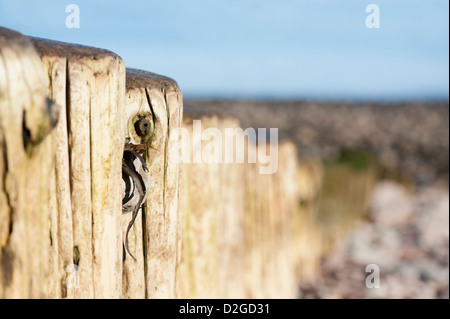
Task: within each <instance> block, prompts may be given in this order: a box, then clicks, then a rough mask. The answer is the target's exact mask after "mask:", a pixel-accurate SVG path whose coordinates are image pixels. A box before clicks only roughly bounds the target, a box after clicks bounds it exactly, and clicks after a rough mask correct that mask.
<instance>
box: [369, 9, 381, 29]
mask: <svg viewBox="0 0 450 319" xmlns="http://www.w3.org/2000/svg"><path fill="white" fill-rule="evenodd" d="M366 13H370V14H369V15H368V16H367V17H366V27H367V28H368V29H373V28H375V29H379V28H380V7H379V6H378V5H376V4H369V5H368V6H367V7H366Z"/></svg>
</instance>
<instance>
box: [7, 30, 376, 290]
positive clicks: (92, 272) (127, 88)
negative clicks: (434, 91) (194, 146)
mask: <svg viewBox="0 0 450 319" xmlns="http://www.w3.org/2000/svg"><path fill="white" fill-rule="evenodd" d="M143 117H144V118H147V119H148V120H149V122H150V123H151V129H150V132H149V135H148V141H150V144H151V148H149V149H148V151H147V153H146V154H145V160H146V162H147V165H148V169H149V172H148V175H149V177H150V180H151V186H150V189H149V192H148V197H147V201H146V203H145V205H144V206H143V208H142V209H141V212H140V213H139V215H138V218H137V220H136V222H135V224H134V226H133V227H132V229H131V232H130V235H129V240H130V250H131V251H132V252H133V255H134V256H136V261H134V260H133V259H132V258H130V257H129V256H128V255H127V254H126V253H125V251H124V248H123V241H124V233H125V229H126V227H127V225H128V223H129V221H130V218H131V216H130V214H122V194H121V192H122V188H121V180H122V166H121V165H122V164H121V162H122V155H123V148H124V140H125V137H126V136H130V137H131V140H132V141H135V142H137V141H138V139H139V136H137V133H136V128H135V125H134V124H135V123H136V121H137V119H140V118H143ZM194 119H201V120H202V125H203V126H204V127H205V128H206V127H215V128H218V129H219V130H220V131H224V130H225V128H230V127H234V128H236V127H239V122H238V121H237V120H235V119H232V118H219V117H217V116H215V115H214V114H208V112H205V114H201V115H198V114H197V115H196V114H189V113H188V112H186V113H185V114H184V117H183V98H182V94H181V91H180V89H179V88H178V85H177V83H176V82H175V81H173V80H172V79H169V78H167V77H163V76H159V75H156V74H153V73H149V72H144V71H139V70H134V69H126V67H125V64H124V62H123V61H122V60H121V58H120V57H119V56H118V55H116V54H114V53H112V52H110V51H107V50H101V49H95V48H91V47H86V46H79V45H73V44H67V43H60V42H55V41H49V40H44V39H38V38H30V37H26V36H23V35H21V34H19V33H17V32H14V31H11V30H8V29H4V28H0V248H1V249H0V298H295V297H296V296H297V287H298V283H299V280H300V278H302V276H306V275H307V274H310V273H312V272H313V271H314V269H315V268H316V266H317V263H318V261H319V258H320V253H321V247H322V242H321V238H322V237H321V236H318V235H317V234H318V233H320V229H319V228H317V227H316V226H315V224H314V212H315V209H314V207H315V206H314V205H315V204H314V203H315V202H316V198H317V196H318V194H319V193H320V185H321V178H322V168H321V166H320V164H318V163H317V162H308V163H299V162H298V160H297V151H296V148H295V146H294V145H293V144H292V143H290V142H281V143H280V144H279V149H278V170H277V172H276V173H275V174H269V175H262V174H259V170H258V168H259V166H260V165H261V164H258V163H257V164H252V163H242V164H214V163H210V164H205V163H203V164H196V163H184V164H181V163H179V162H178V161H174V160H173V157H175V156H176V155H177V152H178V151H179V149H180V143H181V141H180V140H179V139H177V138H172V137H173V135H174V134H176V133H177V129H179V128H181V127H184V128H187V129H192V121H193V120H194ZM246 147H248V148H254V147H256V146H255V145H254V144H252V143H248V144H247V146H246ZM363 183H367V181H363ZM301 201H302V202H304V203H305V202H306V203H307V205H299V203H300V202H301Z"/></svg>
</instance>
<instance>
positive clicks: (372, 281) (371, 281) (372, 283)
mask: <svg viewBox="0 0 450 319" xmlns="http://www.w3.org/2000/svg"><path fill="white" fill-rule="evenodd" d="M366 272H368V273H370V274H369V275H368V276H367V277H366V287H367V288H369V289H372V288H380V267H379V266H378V265H376V264H370V265H367V267H366Z"/></svg>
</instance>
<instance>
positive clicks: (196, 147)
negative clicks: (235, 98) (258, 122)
mask: <svg viewBox="0 0 450 319" xmlns="http://www.w3.org/2000/svg"><path fill="white" fill-rule="evenodd" d="M170 139H171V140H176V141H178V142H181V143H178V145H179V149H178V152H177V153H176V154H172V155H173V157H172V158H173V160H174V161H176V162H177V163H205V164H219V163H245V162H247V163H259V164H260V166H259V173H260V174H273V173H275V172H276V171H277V170H278V128H270V129H269V130H267V129H266V128H258V129H257V130H255V129H254V128H247V129H245V130H243V129H242V128H239V127H237V128H225V129H224V130H219V129H218V128H215V127H209V128H206V129H202V123H201V120H194V121H193V125H192V134H191V132H190V131H189V130H188V129H187V128H178V129H176V130H175V131H174V133H173V134H172V133H171V136H170Z"/></svg>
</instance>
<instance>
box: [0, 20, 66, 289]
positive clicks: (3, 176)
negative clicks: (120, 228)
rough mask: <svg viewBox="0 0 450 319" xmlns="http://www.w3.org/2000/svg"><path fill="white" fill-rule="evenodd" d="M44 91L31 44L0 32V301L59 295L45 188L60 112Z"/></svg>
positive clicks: (11, 33)
mask: <svg viewBox="0 0 450 319" xmlns="http://www.w3.org/2000/svg"><path fill="white" fill-rule="evenodd" d="M46 93H47V89H46V82H45V72H44V69H43V68H42V65H41V62H40V59H39V56H38V54H37V52H36V50H35V49H34V47H33V44H32V42H31V41H30V40H29V39H28V38H26V37H24V36H22V35H21V34H19V33H17V32H14V31H11V30H8V29H4V28H0V239H1V242H0V246H1V250H0V298H23V297H25V298H46V297H54V296H58V295H59V284H58V283H59V281H55V280H53V279H55V278H54V276H53V275H54V274H53V269H52V267H51V262H50V260H51V257H52V252H53V251H54V248H55V246H54V242H53V238H52V236H51V229H52V227H53V225H52V220H53V219H52V209H51V205H50V203H52V202H53V201H52V200H51V197H52V194H51V192H50V189H51V188H50V187H49V185H51V184H52V174H51V170H52V168H53V166H54V161H55V148H54V144H53V140H52V139H53V137H52V135H51V134H50V133H51V130H52V128H53V126H54V124H55V121H56V120H57V119H58V116H57V115H58V111H59V108H58V107H57V106H55V105H53V104H52V103H50V102H49V101H48V100H47V95H46ZM53 204H54V202H53ZM42 287H46V288H45V289H42Z"/></svg>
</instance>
